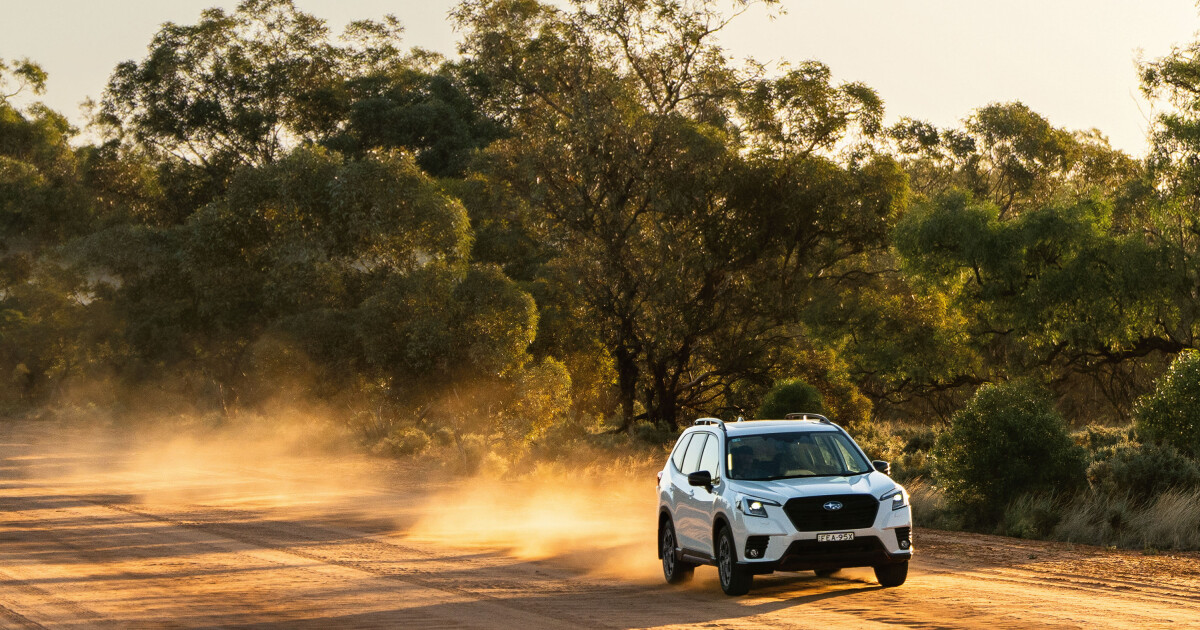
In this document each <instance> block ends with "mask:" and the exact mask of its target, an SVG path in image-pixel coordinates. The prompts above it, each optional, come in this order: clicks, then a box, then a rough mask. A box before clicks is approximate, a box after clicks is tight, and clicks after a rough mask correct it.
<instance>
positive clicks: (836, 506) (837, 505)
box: [821, 501, 842, 512]
mask: <svg viewBox="0 0 1200 630" xmlns="http://www.w3.org/2000/svg"><path fill="white" fill-rule="evenodd" d="M821 507H823V508H825V509H826V510H829V511H830V512H833V511H834V510H840V509H842V502H841V501H826V502H825V505H823V506H821Z"/></svg>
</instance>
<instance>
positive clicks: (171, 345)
mask: <svg viewBox="0 0 1200 630" xmlns="http://www.w3.org/2000/svg"><path fill="white" fill-rule="evenodd" d="M469 244H470V235H469V226H468V223H467V217H466V213H465V211H464V210H463V208H462V206H461V205H460V204H459V203H458V202H457V201H455V200H453V199H451V198H449V197H447V196H446V195H444V194H443V193H442V192H441V191H440V190H439V189H438V188H437V186H436V185H435V184H434V183H433V182H432V181H431V180H430V179H429V177H428V176H427V175H425V174H424V173H423V172H422V171H421V170H420V168H419V167H417V166H416V164H415V162H414V161H413V159H412V157H411V156H410V155H407V154H390V153H389V154H374V155H371V156H369V157H368V158H367V159H364V160H361V161H347V160H345V159H344V158H342V157H341V156H340V155H338V154H336V153H332V152H329V151H326V150H322V149H297V150H295V151H293V152H292V153H290V154H288V155H287V156H285V157H284V158H282V159H280V160H278V161H277V162H275V163H273V164H269V165H264V166H261V167H258V168H254V169H247V170H243V171H241V172H239V173H238V175H237V176H236V177H235V178H234V180H233V182H232V183H231V185H230V187H229V191H228V192H227V193H226V195H225V196H223V197H222V198H221V199H220V200H218V201H217V202H214V203H212V204H210V205H209V206H207V207H206V208H204V209H203V210H201V211H199V212H197V213H195V214H193V215H192V216H191V217H190V218H189V219H188V220H187V221H186V222H185V223H183V224H182V225H178V226H168V227H160V228H151V227H146V226H119V227H116V228H113V229H110V230H107V231H104V232H100V233H97V234H95V235H93V236H92V237H89V238H88V239H87V240H85V241H83V242H81V243H80V244H79V246H78V249H79V251H80V252H81V255H82V256H83V258H84V259H85V260H87V261H89V263H90V264H92V265H93V266H95V267H96V268H99V269H103V270H104V271H105V273H106V274H108V275H109V276H111V277H112V278H115V279H117V280H118V281H119V283H118V284H116V285H114V286H112V287H110V288H109V289H108V290H109V291H111V292H112V293H113V296H114V300H115V304H116V305H117V307H118V308H119V309H120V310H121V312H122V314H123V315H124V317H125V319H126V321H127V322H128V332H127V335H128V339H129V341H130V342H131V343H132V345H133V347H134V348H135V349H136V350H137V352H138V355H139V356H140V357H141V358H142V360H144V361H147V362H151V363H153V362H159V361H164V362H167V363H168V364H183V365H186V364H188V363H192V362H194V364H195V365H198V366H200V368H201V369H202V370H203V372H204V373H205V374H207V375H208V377H209V378H211V379H213V380H214V381H215V382H217V383H219V384H220V385H221V386H222V387H223V388H225V390H226V392H227V396H226V398H227V400H226V402H227V403H228V402H235V401H236V400H237V398H238V390H237V387H238V385H239V383H240V381H241V375H242V374H243V373H244V368H245V364H246V361H247V360H248V356H249V355H248V354H247V353H248V351H249V349H250V348H251V347H252V345H253V344H254V343H255V342H256V340H258V339H260V338H261V337H262V336H264V335H268V334H269V335H277V336H278V335H282V336H283V337H285V338H288V339H291V340H292V342H293V343H294V344H296V345H297V346H298V347H299V348H300V349H301V350H302V351H303V352H304V353H305V354H306V355H307V356H310V357H312V358H313V359H314V360H315V361H317V363H318V365H319V366H321V367H323V368H325V369H326V370H327V372H326V374H327V378H325V379H324V383H325V385H326V387H329V388H336V386H337V385H338V384H341V385H345V384H347V382H348V381H352V380H353V378H354V376H355V375H356V374H365V375H370V376H372V377H374V378H382V379H385V381H386V382H388V383H391V384H393V385H391V386H389V387H390V389H391V391H392V393H393V394H395V395H396V396H397V397H406V398H409V399H419V398H421V397H422V396H424V397H432V396H436V395H437V391H438V389H439V388H442V387H445V386H447V385H448V384H452V383H453V382H455V380H456V379H463V380H469V379H471V378H484V377H492V378H494V377H497V376H502V375H504V374H505V373H507V372H508V371H510V370H512V369H515V368H517V367H520V366H521V365H522V364H523V363H524V361H525V357H526V356H527V355H526V352H525V349H526V347H527V346H528V345H529V343H530V341H531V339H532V335H533V331H534V330H535V326H536V310H535V309H534V306H533V303H532V299H531V298H530V297H529V296H528V294H526V293H524V292H522V291H520V290H519V289H518V288H517V287H516V286H515V285H514V284H513V283H512V282H511V281H509V280H508V279H507V278H504V277H503V276H502V275H501V274H499V273H498V272H496V271H495V270H493V269H491V268H488V267H486V266H474V267H473V266H471V265H470V264H469V262H468V260H467V255H468V252H469Z"/></svg>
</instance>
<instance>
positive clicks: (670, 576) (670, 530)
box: [658, 519, 696, 584]
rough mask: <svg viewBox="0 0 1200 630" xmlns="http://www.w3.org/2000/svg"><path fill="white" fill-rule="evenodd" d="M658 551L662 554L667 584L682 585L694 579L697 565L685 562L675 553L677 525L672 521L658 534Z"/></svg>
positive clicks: (668, 521)
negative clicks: (693, 574) (693, 575)
mask: <svg viewBox="0 0 1200 630" xmlns="http://www.w3.org/2000/svg"><path fill="white" fill-rule="evenodd" d="M658 549H659V551H661V552H662V567H663V577H664V578H666V579H667V584H682V583H683V582H686V581H688V580H690V579H692V573H693V572H694V571H695V569H696V565H694V564H691V563H690V562H684V561H683V560H680V559H679V556H678V555H676V553H675V524H674V523H672V522H671V519H667V522H665V523H663V526H662V528H661V531H659V534H658Z"/></svg>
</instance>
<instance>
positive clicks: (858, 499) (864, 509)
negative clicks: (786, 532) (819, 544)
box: [783, 494, 879, 532]
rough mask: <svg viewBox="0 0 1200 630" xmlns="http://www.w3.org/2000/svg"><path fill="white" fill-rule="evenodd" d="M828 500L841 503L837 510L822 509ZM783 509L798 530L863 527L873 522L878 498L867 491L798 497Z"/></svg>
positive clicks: (823, 530)
mask: <svg viewBox="0 0 1200 630" xmlns="http://www.w3.org/2000/svg"><path fill="white" fill-rule="evenodd" d="M831 501H835V502H837V503H841V504H842V507H841V509H838V510H827V509H825V505H826V504H827V503H829V502H831ZM783 511H784V513H786V514H787V515H788V518H790V519H791V520H792V525H794V526H795V527H796V531H799V532H825V531H831V530H835V529H863V528H865V527H870V526H871V525H873V524H874V523H875V515H876V514H877V513H878V512H879V499H876V498H875V497H873V496H871V495H869V494H835V495H827V496H822V497H798V498H795V499H791V500H789V501H788V502H787V503H785V504H784V506H783Z"/></svg>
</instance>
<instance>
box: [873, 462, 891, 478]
mask: <svg viewBox="0 0 1200 630" xmlns="http://www.w3.org/2000/svg"><path fill="white" fill-rule="evenodd" d="M871 464H872V465H874V466H875V470H878V471H879V472H881V473H883V474H885V475H890V474H892V465H891V464H889V463H887V462H885V461H883V460H882V459H877V460H875V461H873V462H871Z"/></svg>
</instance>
